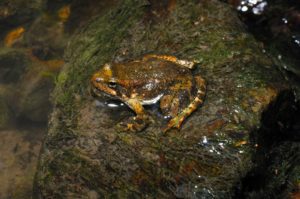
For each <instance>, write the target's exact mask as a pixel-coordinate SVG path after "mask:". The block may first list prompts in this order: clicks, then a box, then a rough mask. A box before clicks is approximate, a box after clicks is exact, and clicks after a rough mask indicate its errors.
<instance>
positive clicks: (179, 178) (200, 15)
mask: <svg viewBox="0 0 300 199" xmlns="http://www.w3.org/2000/svg"><path fill="white" fill-rule="evenodd" d="M170 2H171V3H170V4H167V5H162V7H161V8H160V7H155V6H153V5H149V3H148V2H147V1H138V0H126V1H123V2H122V3H121V4H120V5H119V7H117V8H115V9H113V10H112V11H111V12H109V13H107V14H106V15H105V16H101V17H98V18H95V19H93V20H92V21H91V22H90V23H89V24H88V25H87V26H86V27H85V28H83V29H82V30H81V31H79V32H78V34H77V35H76V36H75V37H74V38H73V39H72V42H71V43H70V45H69V47H68V49H67V52H66V60H67V65H66V67H65V68H64V69H63V71H62V72H61V74H60V75H59V77H58V80H57V85H56V88H55V91H54V93H53V102H54V106H55V108H54V110H53V113H52V116H51V119H50V123H49V131H48V134H47V136H46V140H45V143H44V146H43V152H42V154H41V156H40V163H39V169H38V173H37V177H36V184H35V190H36V198H47V197H55V198H66V197H69V198H76V197H78V198H79V197H92V196H93V197H95V198H97V197H99V198H102V197H104V196H106V197H116V198H117V197H119V198H143V197H147V198H174V197H178V198H194V197H195V198H196V197H199V198H201V197H202V198H231V197H233V196H236V194H237V193H238V191H237V190H241V188H242V187H241V186H242V184H243V183H242V179H244V177H245V176H246V175H247V174H248V173H250V172H251V171H252V169H253V167H254V164H253V162H252V160H253V158H254V156H255V154H256V153H255V152H256V150H257V146H259V145H258V144H259V143H257V142H256V139H255V138H256V137H259V136H260V133H262V131H261V130H260V129H261V128H262V125H263V124H262V114H263V113H264V111H265V110H266V109H268V107H269V106H270V104H272V103H275V104H276V103H277V101H278V99H281V100H280V103H279V102H278V103H279V105H278V106H275V108H274V112H276V111H279V110H280V111H285V110H286V109H280V108H279V107H281V105H280V104H281V102H292V101H293V99H292V97H286V96H290V94H288V93H290V92H289V86H288V85H287V83H286V82H285V81H284V80H283V78H282V77H281V75H280V73H279V71H278V70H277V69H276V66H274V65H273V63H272V62H271V61H270V60H269V59H268V57H266V55H265V54H263V52H262V49H261V48H260V46H259V45H258V44H257V43H256V41H255V40H254V38H253V37H252V36H250V35H249V34H247V33H246V31H245V29H244V27H243V25H241V23H240V22H239V19H238V17H237V16H236V14H235V13H234V12H233V10H232V9H231V8H230V7H228V6H227V5H225V4H223V3H221V2H219V1H215V0H203V1H188V2H187V1H183V0H179V1H177V2H176V4H173V3H172V2H174V1H170ZM146 53H155V54H170V55H175V56H177V57H180V58H182V59H188V60H197V61H199V62H201V64H200V67H198V68H197V69H196V71H195V72H196V73H200V74H201V75H202V76H203V78H205V79H206V80H207V83H208V87H207V94H206V99H205V101H204V104H203V106H202V107H200V108H199V109H198V110H197V111H196V112H194V114H192V116H190V117H189V118H188V119H187V121H186V122H185V123H184V124H183V127H182V129H181V130H180V131H177V130H172V131H170V132H168V133H167V134H163V133H162V131H161V128H163V127H164V125H165V123H166V122H164V121H162V122H161V118H160V117H159V116H155V114H156V113H157V112H158V110H149V112H151V113H152V115H153V116H154V120H155V122H154V123H153V124H151V125H150V127H148V128H147V129H146V130H144V131H143V132H139V133H125V132H123V133H120V132H117V131H116V129H115V125H116V124H117V123H118V121H120V120H122V119H124V118H126V117H129V115H132V113H131V112H130V111H128V109H121V110H119V109H110V108H108V107H100V106H97V104H98V102H95V99H94V98H93V97H92V96H91V95H90V94H89V79H90V77H91V75H92V74H93V72H94V71H95V70H97V69H99V67H100V66H101V65H103V64H104V63H106V62H111V61H116V60H117V61H118V60H128V59H134V58H136V57H139V56H141V55H143V54H146ZM280 96H281V97H280ZM270 121H272V120H271V118H270ZM273 122H275V123H276V121H275V120H274V121H273Z"/></svg>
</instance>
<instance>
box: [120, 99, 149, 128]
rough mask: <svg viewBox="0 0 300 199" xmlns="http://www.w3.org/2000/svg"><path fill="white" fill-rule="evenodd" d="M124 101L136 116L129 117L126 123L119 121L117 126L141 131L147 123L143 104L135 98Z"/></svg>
mask: <svg viewBox="0 0 300 199" xmlns="http://www.w3.org/2000/svg"><path fill="white" fill-rule="evenodd" d="M125 103H126V104H127V105H128V106H129V108H131V109H132V110H133V111H134V112H135V113H136V116H134V117H132V118H130V119H129V121H127V122H126V123H125V122H121V123H120V124H119V127H121V128H122V130H123V131H131V132H138V131H142V130H143V129H144V128H146V126H147V125H148V123H149V116H148V115H147V114H146V112H145V110H144V107H143V105H142V104H141V102H140V101H139V100H137V99H135V98H133V99H128V100H126V101H125Z"/></svg>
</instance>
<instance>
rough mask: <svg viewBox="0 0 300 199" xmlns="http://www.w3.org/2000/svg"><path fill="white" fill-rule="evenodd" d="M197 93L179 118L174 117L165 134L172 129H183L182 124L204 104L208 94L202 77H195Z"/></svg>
mask: <svg viewBox="0 0 300 199" xmlns="http://www.w3.org/2000/svg"><path fill="white" fill-rule="evenodd" d="M195 82H196V88H197V93H196V96H195V98H194V99H193V100H192V102H191V103H190V104H189V105H188V107H186V108H185V109H183V110H182V111H181V112H180V113H179V114H178V115H177V116H175V117H173V118H172V119H171V120H170V121H169V123H168V125H167V127H166V128H165V129H164V130H163V132H167V131H168V130H170V129H171V128H177V129H179V128H180V127H181V124H182V122H183V121H184V120H185V119H186V118H187V117H188V116H189V115H190V114H191V113H192V112H194V111H195V110H196V109H197V107H198V106H199V105H201V104H202V103H203V99H204V97H205V92H206V83H205V80H204V79H203V78H201V77H200V76H196V77H195Z"/></svg>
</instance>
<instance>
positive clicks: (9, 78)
mask: <svg viewBox="0 0 300 199" xmlns="http://www.w3.org/2000/svg"><path fill="white" fill-rule="evenodd" d="M28 62H29V60H28V58H27V57H26V55H25V54H24V52H23V51H20V50H14V49H8V48H4V49H1V50H0V83H15V82H17V81H18V80H19V79H20V76H21V75H22V74H23V73H24V71H25V69H26V68H27V66H28Z"/></svg>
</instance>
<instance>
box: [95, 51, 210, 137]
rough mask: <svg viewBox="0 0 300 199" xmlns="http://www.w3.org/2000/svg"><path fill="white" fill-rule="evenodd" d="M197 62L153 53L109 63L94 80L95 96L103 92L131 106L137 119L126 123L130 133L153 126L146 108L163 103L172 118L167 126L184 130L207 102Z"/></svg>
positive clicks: (204, 86) (163, 109)
mask: <svg viewBox="0 0 300 199" xmlns="http://www.w3.org/2000/svg"><path fill="white" fill-rule="evenodd" d="M194 66H195V62H192V61H186V60H180V59H177V58H176V57H174V56H169V55H154V54H149V55H145V56H143V57H142V58H141V59H139V60H134V61H130V62H126V63H112V64H105V65H104V66H103V67H101V69H100V70H99V71H97V72H96V73H94V74H93V76H92V78H91V85H92V91H93V93H94V94H95V95H102V94H103V92H104V93H105V94H108V95H109V96H111V97H113V98H115V99H119V100H121V101H122V102H124V103H125V104H126V105H128V106H129V107H130V108H131V109H132V110H133V111H134V112H135V113H136V116H135V117H132V118H130V121H128V122H125V123H124V122H123V123H121V124H120V125H121V126H124V127H125V128H124V130H126V131H141V130H143V129H144V128H145V127H146V126H147V124H148V123H149V115H148V114H147V113H146V112H145V110H144V108H143V105H150V104H154V103H157V102H160V109H161V111H162V113H163V114H164V115H165V116H168V117H171V120H170V121H169V123H168V125H167V127H166V128H165V129H164V130H163V131H164V132H166V131H168V130H169V129H171V128H178V129H179V128H180V127H181V124H182V122H183V121H184V120H185V119H186V118H187V117H188V116H189V115H190V114H191V113H192V112H193V111H195V110H196V109H197V107H198V106H199V105H200V104H202V103H203V98H204V96H205V92H206V85H205V80H204V79H203V78H202V77H201V76H200V75H195V76H193V74H192V71H191V69H193V68H194Z"/></svg>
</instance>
